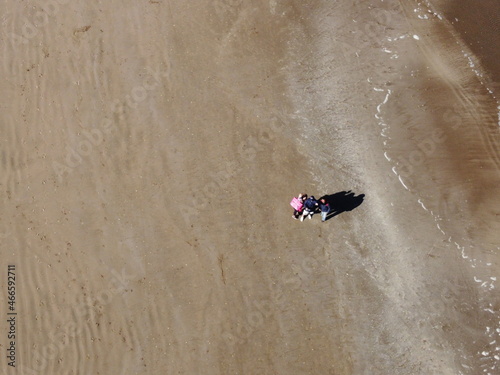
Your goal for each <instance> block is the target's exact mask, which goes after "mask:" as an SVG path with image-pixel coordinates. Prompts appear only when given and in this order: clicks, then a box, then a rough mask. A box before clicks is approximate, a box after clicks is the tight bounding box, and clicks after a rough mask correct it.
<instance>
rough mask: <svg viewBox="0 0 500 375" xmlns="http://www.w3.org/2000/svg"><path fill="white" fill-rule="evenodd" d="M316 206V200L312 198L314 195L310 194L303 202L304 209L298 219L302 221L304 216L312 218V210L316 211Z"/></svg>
mask: <svg viewBox="0 0 500 375" xmlns="http://www.w3.org/2000/svg"><path fill="white" fill-rule="evenodd" d="M317 208H318V201H317V200H316V198H314V196H312V195H311V196H310V197H309V198H307V199H306V201H305V202H304V211H303V212H302V216H301V217H300V221H304V219H305V218H306V217H309V219H312V216H313V215H314V212H315V211H316V209H317Z"/></svg>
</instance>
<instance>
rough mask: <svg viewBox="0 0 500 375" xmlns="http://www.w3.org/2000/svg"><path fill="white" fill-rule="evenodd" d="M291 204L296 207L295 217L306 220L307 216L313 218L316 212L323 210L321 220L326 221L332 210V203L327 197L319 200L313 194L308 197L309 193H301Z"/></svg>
mask: <svg viewBox="0 0 500 375" xmlns="http://www.w3.org/2000/svg"><path fill="white" fill-rule="evenodd" d="M290 205H291V206H292V207H293V208H294V211H293V218H294V219H295V220H297V219H300V221H304V219H305V218H306V217H308V218H309V219H312V217H313V215H314V214H315V213H317V212H321V221H322V222H324V221H326V216H327V215H328V213H329V212H330V205H329V204H328V202H327V201H326V200H325V199H320V200H319V201H317V200H316V198H314V196H312V195H311V196H310V197H307V194H299V196H298V197H294V198H293V199H292V201H291V202H290Z"/></svg>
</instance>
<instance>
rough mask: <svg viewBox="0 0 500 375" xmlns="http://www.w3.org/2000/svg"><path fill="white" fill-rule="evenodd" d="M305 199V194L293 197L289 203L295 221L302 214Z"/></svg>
mask: <svg viewBox="0 0 500 375" xmlns="http://www.w3.org/2000/svg"><path fill="white" fill-rule="evenodd" d="M306 199H307V194H299V196H298V197H293V199H292V201H291V202H290V206H292V207H293V216H292V217H293V218H294V219H295V220H298V218H299V217H300V215H301V214H302V211H303V210H304V202H305V200H306Z"/></svg>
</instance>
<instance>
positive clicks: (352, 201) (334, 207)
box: [320, 190, 365, 220]
mask: <svg viewBox="0 0 500 375" xmlns="http://www.w3.org/2000/svg"><path fill="white" fill-rule="evenodd" d="M320 199H325V200H326V201H327V203H328V204H329V205H330V213H329V214H328V216H327V217H326V220H330V219H331V218H332V217H335V216H337V215H340V214H341V213H342V212H346V211H352V210H354V209H355V208H356V207H358V206H359V205H360V204H361V203H363V200H364V199H365V195H364V194H360V195H357V196H356V195H355V194H354V193H353V192H352V191H351V190H349V191H340V192H338V193H335V194H328V195H324V196H322V197H321V198H320Z"/></svg>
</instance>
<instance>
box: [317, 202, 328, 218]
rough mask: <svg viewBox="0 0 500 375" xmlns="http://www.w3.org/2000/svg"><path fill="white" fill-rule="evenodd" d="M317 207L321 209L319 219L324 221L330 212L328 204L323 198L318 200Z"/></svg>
mask: <svg viewBox="0 0 500 375" xmlns="http://www.w3.org/2000/svg"><path fill="white" fill-rule="evenodd" d="M319 209H320V210H321V221H322V222H324V221H326V216H327V215H328V213H329V212H330V205H329V204H328V202H327V201H326V200H325V199H320V200H319Z"/></svg>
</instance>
